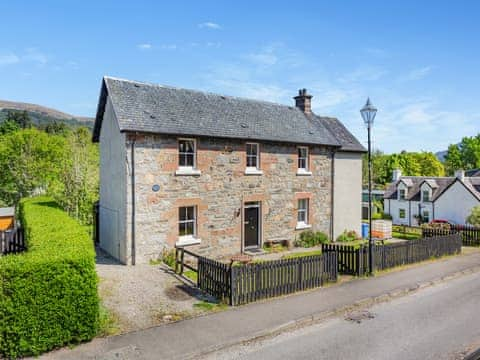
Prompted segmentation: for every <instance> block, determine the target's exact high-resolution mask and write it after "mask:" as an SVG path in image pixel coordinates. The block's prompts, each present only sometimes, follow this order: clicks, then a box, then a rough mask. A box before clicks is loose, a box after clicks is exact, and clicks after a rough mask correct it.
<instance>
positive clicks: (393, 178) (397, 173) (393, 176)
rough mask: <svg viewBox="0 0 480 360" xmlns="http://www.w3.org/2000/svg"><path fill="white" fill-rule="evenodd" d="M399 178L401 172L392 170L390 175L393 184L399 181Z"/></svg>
mask: <svg viewBox="0 0 480 360" xmlns="http://www.w3.org/2000/svg"><path fill="white" fill-rule="evenodd" d="M401 177H402V170H400V169H395V170H393V174H392V181H393V182H395V181H398V180H400V178H401Z"/></svg>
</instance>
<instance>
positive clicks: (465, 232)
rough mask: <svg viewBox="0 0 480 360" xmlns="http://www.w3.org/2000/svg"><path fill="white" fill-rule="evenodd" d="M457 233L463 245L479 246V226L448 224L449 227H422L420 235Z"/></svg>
mask: <svg viewBox="0 0 480 360" xmlns="http://www.w3.org/2000/svg"><path fill="white" fill-rule="evenodd" d="M455 233H459V234H460V235H461V236H462V243H463V245H464V246H480V227H475V226H470V225H450V229H441V228H422V236H423V237H429V236H441V235H448V234H455Z"/></svg>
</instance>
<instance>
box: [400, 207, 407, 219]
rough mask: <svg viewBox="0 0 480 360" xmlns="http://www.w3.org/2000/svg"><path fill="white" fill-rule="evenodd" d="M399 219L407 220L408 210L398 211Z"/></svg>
mask: <svg viewBox="0 0 480 360" xmlns="http://www.w3.org/2000/svg"><path fill="white" fill-rule="evenodd" d="M402 211H403V217H402ZM398 218H399V219H406V218H407V210H405V209H398Z"/></svg>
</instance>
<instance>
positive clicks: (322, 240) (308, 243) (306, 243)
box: [295, 230, 328, 248]
mask: <svg viewBox="0 0 480 360" xmlns="http://www.w3.org/2000/svg"><path fill="white" fill-rule="evenodd" d="M326 243H328V236H327V235H326V234H325V233H323V232H321V231H317V232H313V231H311V230H307V231H304V232H302V233H301V234H300V238H299V239H298V240H297V241H296V242H295V246H298V247H305V248H308V247H312V246H316V245H319V244H326Z"/></svg>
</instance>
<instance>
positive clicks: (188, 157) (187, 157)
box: [175, 139, 201, 175]
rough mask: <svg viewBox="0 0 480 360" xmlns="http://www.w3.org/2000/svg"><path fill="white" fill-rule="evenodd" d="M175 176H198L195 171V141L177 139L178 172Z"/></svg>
mask: <svg viewBox="0 0 480 360" xmlns="http://www.w3.org/2000/svg"><path fill="white" fill-rule="evenodd" d="M175 174H176V175H200V174H201V172H200V170H197V141H196V140H195V139H178V170H177V171H176V172H175Z"/></svg>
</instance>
